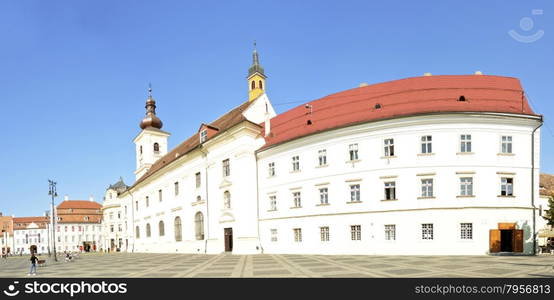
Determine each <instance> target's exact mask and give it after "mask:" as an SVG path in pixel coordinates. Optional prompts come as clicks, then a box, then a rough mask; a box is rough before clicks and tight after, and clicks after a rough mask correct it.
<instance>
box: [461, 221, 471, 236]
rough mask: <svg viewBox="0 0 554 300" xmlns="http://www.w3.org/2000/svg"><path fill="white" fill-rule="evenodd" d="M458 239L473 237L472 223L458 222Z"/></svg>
mask: <svg viewBox="0 0 554 300" xmlns="http://www.w3.org/2000/svg"><path fill="white" fill-rule="evenodd" d="M460 239H462V240H472V239H473V224H472V223H460Z"/></svg>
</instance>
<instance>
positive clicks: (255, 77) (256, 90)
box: [247, 43, 267, 101]
mask: <svg viewBox="0 0 554 300" xmlns="http://www.w3.org/2000/svg"><path fill="white" fill-rule="evenodd" d="M266 78H267V77H266V76H265V74H264V68H263V67H262V66H261V65H260V59H259V57H258V51H256V44H255V43H254V52H252V66H251V67H250V68H249V69H248V77H247V79H248V101H252V100H254V99H256V98H258V97H259V96H260V95H262V94H263V93H264V91H265V79H266Z"/></svg>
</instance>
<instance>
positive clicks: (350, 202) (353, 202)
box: [346, 201, 362, 204]
mask: <svg viewBox="0 0 554 300" xmlns="http://www.w3.org/2000/svg"><path fill="white" fill-rule="evenodd" d="M355 203H362V201H349V202H346V204H355Z"/></svg>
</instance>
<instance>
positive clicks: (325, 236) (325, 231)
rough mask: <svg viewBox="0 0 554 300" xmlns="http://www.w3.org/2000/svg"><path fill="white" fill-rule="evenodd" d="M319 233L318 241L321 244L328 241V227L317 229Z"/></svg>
mask: <svg viewBox="0 0 554 300" xmlns="http://www.w3.org/2000/svg"><path fill="white" fill-rule="evenodd" d="M319 233H320V240H321V241H322V242H328V241H329V240H330V235H329V226H321V227H319Z"/></svg>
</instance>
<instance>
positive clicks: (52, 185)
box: [48, 179, 58, 261]
mask: <svg viewBox="0 0 554 300" xmlns="http://www.w3.org/2000/svg"><path fill="white" fill-rule="evenodd" d="M48 187H49V189H48V195H50V196H52V245H53V249H52V250H53V252H54V260H55V261H58V256H57V255H56V228H55V223H54V220H55V217H56V216H55V215H56V210H55V209H54V197H58V193H56V182H54V181H52V180H50V179H48Z"/></svg>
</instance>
